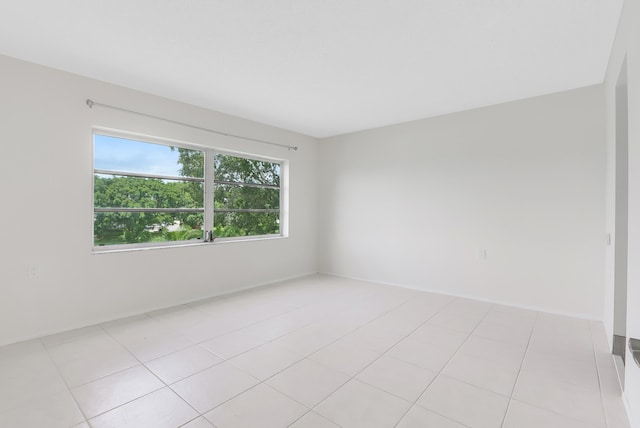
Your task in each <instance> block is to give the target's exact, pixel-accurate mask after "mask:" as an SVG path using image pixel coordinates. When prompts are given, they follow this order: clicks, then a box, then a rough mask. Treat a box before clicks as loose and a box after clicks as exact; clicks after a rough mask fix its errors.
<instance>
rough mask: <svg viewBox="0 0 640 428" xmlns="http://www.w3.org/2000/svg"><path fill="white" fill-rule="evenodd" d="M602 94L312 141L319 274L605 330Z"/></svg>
mask: <svg viewBox="0 0 640 428" xmlns="http://www.w3.org/2000/svg"><path fill="white" fill-rule="evenodd" d="M603 105H604V103H603V89H602V86H601V85H598V86H592V87H588V88H584V89H579V90H574V91H569V92H564V93H559V94H554V95H548V96H543V97H538V98H532V99H527V100H523V101H518V102H513V103H507V104H502V105H497V106H492V107H488V108H482V109H477V110H471V111H466V112H461V113H456V114H452V115H447V116H441V117H437V118H432V119H425V120H420V121H415V122H410V123H405V124H400V125H395V126H389V127H384V128H379V129H374V130H369V131H363V132H358V133H353V134H349V135H344V136H338V137H334V138H330V139H325V140H321V142H320V152H319V155H320V164H319V165H320V166H319V173H320V177H321V184H320V191H319V192H320V204H319V207H320V224H321V232H320V238H319V239H320V257H321V260H320V269H321V271H323V272H326V273H331V274H336V275H342V276H348V277H355V278H363V279H368V280H374V281H380V282H384V283H390V284H398V285H404V286H411V287H417V288H422V289H425V290H434V291H438V292H444V293H449V294H455V295H463V296H470V297H474V298H480V299H484V300H490V301H494V302H503V303H507V304H512V305H518V306H522V307H529V308H536V309H540V310H545V311H551V312H559V313H565V314H571V315H577V316H581V317H586V318H593V319H601V317H602V295H603V275H604V251H605V249H604V245H605V231H604V224H605V221H604V212H605V210H604V169H605V157H604V155H605V149H604V106H603Z"/></svg>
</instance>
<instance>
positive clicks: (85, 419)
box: [0, 276, 629, 428]
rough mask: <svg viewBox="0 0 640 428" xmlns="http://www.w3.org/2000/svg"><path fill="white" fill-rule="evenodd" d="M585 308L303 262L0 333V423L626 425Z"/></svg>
mask: <svg viewBox="0 0 640 428" xmlns="http://www.w3.org/2000/svg"><path fill="white" fill-rule="evenodd" d="M628 426H629V425H628V422H627V421H626V416H625V413H624V408H623V405H622V400H621V399H620V391H619V387H618V385H617V380H616V375H615V372H614V367H613V363H612V360H611V357H610V355H609V354H608V346H607V343H606V340H605V335H604V329H603V326H602V324H601V323H599V322H590V321H585V320H580V319H575V318H568V317H562V316H556V315H549V314H545V313H539V312H531V311H526V310H521V309H515V308H511V307H506V306H500V305H494V304H489V303H483V302H477V301H473V300H467V299H460V298H453V297H449V296H443V295H438V294H432V293H425V292H418V291H414V290H408V289H402V288H396V287H389V286H383V285H379V284H371V283H364V282H358V281H351V280H346V279H340V278H334V277H328V276H312V277H307V278H303V279H299V280H293V281H288V282H284V283H281V284H277V285H273V286H269V287H263V288H258V289H254V290H250V291H245V292H241V293H237V294H233V295H228V296H223V297H220V298H214V299H208V300H205V301H200V302H197V303H193V304H189V305H182V306H177V307H173V308H169V309H165V310H161V311H157V312H152V313H148V314H145V315H141V316H137V317H132V318H127V319H122V320H117V321H113V322H109V323H105V324H102V325H97V326H93V327H87V328H83V329H80V330H75V331H70V332H66V333H62V334H58V335H54V336H49V337H44V338H42V339H39V340H32V341H29V342H23V343H18V344H15V345H10V346H5V347H2V348H0V427H17V428H29V427H37V428H41V427H47V428H55V427H65V428H67V427H75V428H80V427H95V428H102V427H123V428H126V427H135V428H144V427H152V428H162V427H188V428H205V427H208V428H212V427H217V428H236V427H238V428H251V427H258V428H271V427H273V428H278V427H291V428H336V427H343V428H355V427H362V428H377V427H381V428H382V427H397V428H422V427H436V428H439V427H442V428H454V427H487V428H499V427H503V428H528V427H544V428H553V427H561V428H572V427H586V428H588V427H602V428H605V427H607V428H624V427H628Z"/></svg>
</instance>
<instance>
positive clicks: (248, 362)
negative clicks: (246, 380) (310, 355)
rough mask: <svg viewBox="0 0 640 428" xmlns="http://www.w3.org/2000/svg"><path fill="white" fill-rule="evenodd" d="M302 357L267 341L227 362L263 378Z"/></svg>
mask: <svg viewBox="0 0 640 428" xmlns="http://www.w3.org/2000/svg"><path fill="white" fill-rule="evenodd" d="M303 358H304V357H303V356H302V355H300V354H296V353H294V352H291V351H288V350H286V349H282V347H281V346H279V345H278V344H274V343H267V344H265V345H262V346H260V347H258V348H256V349H252V350H251V351H247V352H245V353H244V354H241V355H238V356H237V357H234V358H232V359H230V360H229V362H230V363H231V364H233V365H234V366H236V367H238V368H240V369H242V370H244V371H245V372H247V373H249V374H251V375H253V376H255V377H257V378H258V379H260V380H265V379H267V378H269V377H271V376H273V375H275V374H276V373H279V372H281V371H282V370H284V369H286V368H287V367H289V366H291V365H293V364H295V363H297V362H298V361H300V360H302V359H303Z"/></svg>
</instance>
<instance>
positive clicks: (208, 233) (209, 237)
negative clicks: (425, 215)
mask: <svg viewBox="0 0 640 428" xmlns="http://www.w3.org/2000/svg"><path fill="white" fill-rule="evenodd" d="M214 239H216V237H215V236H214V235H213V230H205V232H204V242H213V240H214Z"/></svg>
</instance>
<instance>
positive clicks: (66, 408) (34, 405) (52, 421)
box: [0, 392, 84, 428]
mask: <svg viewBox="0 0 640 428" xmlns="http://www.w3.org/2000/svg"><path fill="white" fill-rule="evenodd" d="M83 421H84V416H82V413H80V410H79V409H78V406H77V405H76V403H75V401H73V398H72V397H71V394H69V393H68V392H61V393H57V394H54V395H50V396H46V397H40V398H38V399H35V400H33V401H30V402H29V403H28V404H23V405H21V406H17V407H14V408H12V409H9V410H6V411H3V412H0V427H7V428H13V427H15V428H18V427H19V428H42V427H47V428H58V427H59V428H68V427H70V426H72V425H76V424H79V423H82V422H83Z"/></svg>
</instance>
